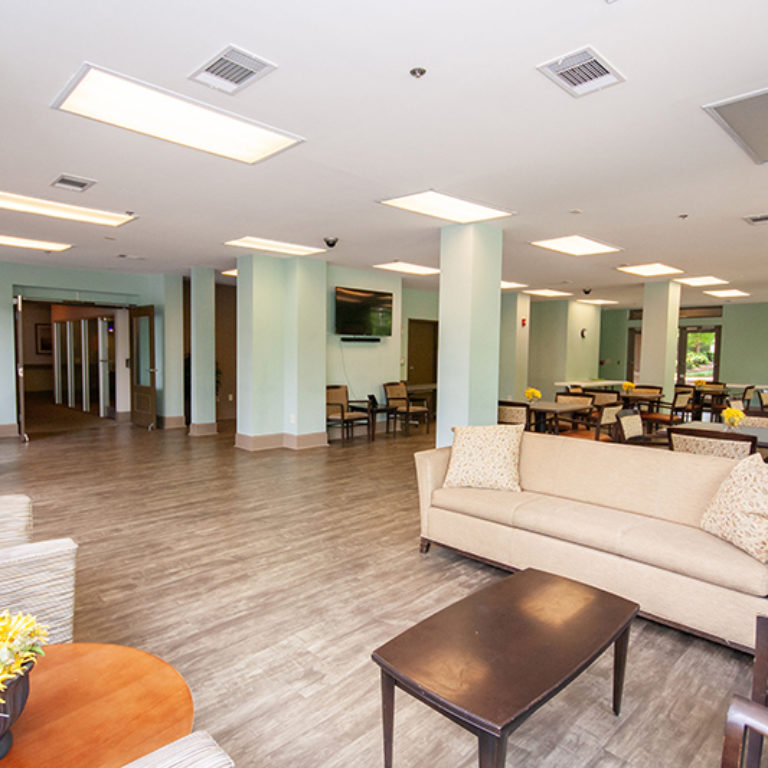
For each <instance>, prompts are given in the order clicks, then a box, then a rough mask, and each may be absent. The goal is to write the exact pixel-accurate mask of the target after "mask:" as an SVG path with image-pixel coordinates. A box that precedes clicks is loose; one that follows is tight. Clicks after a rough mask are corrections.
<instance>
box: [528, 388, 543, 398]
mask: <svg viewBox="0 0 768 768" xmlns="http://www.w3.org/2000/svg"><path fill="white" fill-rule="evenodd" d="M525 399H526V400H541V392H539V390H538V389H536V388H535V387H528V389H526V390H525Z"/></svg>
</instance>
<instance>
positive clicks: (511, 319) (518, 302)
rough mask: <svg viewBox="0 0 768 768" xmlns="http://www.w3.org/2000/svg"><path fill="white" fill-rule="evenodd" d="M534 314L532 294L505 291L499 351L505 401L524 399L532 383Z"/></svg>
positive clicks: (500, 373)
mask: <svg viewBox="0 0 768 768" xmlns="http://www.w3.org/2000/svg"><path fill="white" fill-rule="evenodd" d="M530 317H531V297H530V296H528V295H527V294H525V293H509V292H507V293H502V295H501V349H500V354H499V399H501V400H521V399H522V398H523V393H524V392H525V389H526V387H527V386H528V348H529V329H530V324H529V321H530Z"/></svg>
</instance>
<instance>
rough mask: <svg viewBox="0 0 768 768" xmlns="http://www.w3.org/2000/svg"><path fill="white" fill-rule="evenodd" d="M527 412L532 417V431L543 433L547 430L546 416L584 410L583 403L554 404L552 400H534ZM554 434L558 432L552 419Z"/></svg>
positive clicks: (561, 402)
mask: <svg viewBox="0 0 768 768" xmlns="http://www.w3.org/2000/svg"><path fill="white" fill-rule="evenodd" d="M529 410H530V411H531V413H533V415H534V429H535V430H536V432H545V431H546V429H547V416H550V415H551V416H554V417H557V416H562V415H564V414H567V413H575V412H576V411H583V410H589V409H588V408H586V409H585V407H584V404H583V403H571V402H568V401H565V400H563V401H560V402H555V401H554V400H535V401H534V402H532V403H530V405H529ZM554 424H555V432H558V431H559V429H558V425H557V418H555V419H554Z"/></svg>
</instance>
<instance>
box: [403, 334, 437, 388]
mask: <svg viewBox="0 0 768 768" xmlns="http://www.w3.org/2000/svg"><path fill="white" fill-rule="evenodd" d="M435 382H437V321H436V320H408V383H409V384H434V383H435Z"/></svg>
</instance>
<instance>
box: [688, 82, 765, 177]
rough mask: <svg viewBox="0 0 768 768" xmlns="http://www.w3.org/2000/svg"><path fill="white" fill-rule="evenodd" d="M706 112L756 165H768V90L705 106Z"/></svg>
mask: <svg viewBox="0 0 768 768" xmlns="http://www.w3.org/2000/svg"><path fill="white" fill-rule="evenodd" d="M703 109H704V111H705V112H708V113H709V114H710V115H711V116H712V117H713V118H714V120H715V121H716V122H717V123H718V124H719V125H720V127H721V128H723V129H724V130H725V131H726V133H728V134H729V136H730V137H731V138H732V139H733V140H734V141H735V142H736V143H737V144H738V145H739V146H740V147H741V148H742V149H743V150H744V151H745V152H746V153H747V154H748V155H749V156H750V157H751V158H752V159H753V160H754V161H755V162H756V163H758V164H762V163H767V162H768V134H767V133H766V130H765V122H766V119H768V90H762V91H755V92H753V93H747V94H745V95H743V96H736V97H735V98H732V99H726V100H725V101H719V102H716V103H714V104H705V105H704V107H703Z"/></svg>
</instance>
